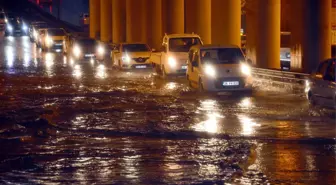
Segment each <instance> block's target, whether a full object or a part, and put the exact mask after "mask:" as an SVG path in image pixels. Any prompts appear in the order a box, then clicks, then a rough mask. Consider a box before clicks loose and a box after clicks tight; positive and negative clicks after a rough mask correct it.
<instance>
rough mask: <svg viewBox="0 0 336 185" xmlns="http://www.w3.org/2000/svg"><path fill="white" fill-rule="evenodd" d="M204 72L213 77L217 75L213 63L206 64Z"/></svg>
mask: <svg viewBox="0 0 336 185" xmlns="http://www.w3.org/2000/svg"><path fill="white" fill-rule="evenodd" d="M204 72H205V74H206V75H208V76H210V77H212V78H213V77H215V76H216V70H215V68H214V67H213V66H212V65H206V66H205V67H204Z"/></svg>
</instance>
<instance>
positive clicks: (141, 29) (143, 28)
mask: <svg viewBox="0 0 336 185" xmlns="http://www.w3.org/2000/svg"><path fill="white" fill-rule="evenodd" d="M146 13H147V4H146V0H126V41H127V42H147V16H146Z"/></svg>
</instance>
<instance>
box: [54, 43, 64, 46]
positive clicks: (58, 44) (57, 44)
mask: <svg viewBox="0 0 336 185" xmlns="http://www.w3.org/2000/svg"><path fill="white" fill-rule="evenodd" d="M55 46H63V44H60V43H56V44H55Z"/></svg>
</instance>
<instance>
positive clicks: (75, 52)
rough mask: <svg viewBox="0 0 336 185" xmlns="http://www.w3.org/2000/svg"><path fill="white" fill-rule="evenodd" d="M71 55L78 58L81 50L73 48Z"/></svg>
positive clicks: (76, 47) (77, 47)
mask: <svg viewBox="0 0 336 185" xmlns="http://www.w3.org/2000/svg"><path fill="white" fill-rule="evenodd" d="M73 53H74V55H75V56H76V57H79V55H80V54H81V49H80V48H79V46H75V47H74V48H73Z"/></svg>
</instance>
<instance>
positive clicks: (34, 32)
mask: <svg viewBox="0 0 336 185" xmlns="http://www.w3.org/2000/svg"><path fill="white" fill-rule="evenodd" d="M48 27H49V25H48V24H47V23H46V22H43V21H36V22H31V23H30V25H29V29H28V36H29V38H30V41H31V42H37V40H38V36H39V33H38V30H39V29H43V28H48Z"/></svg>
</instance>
